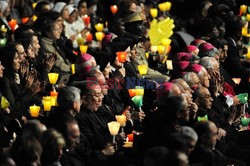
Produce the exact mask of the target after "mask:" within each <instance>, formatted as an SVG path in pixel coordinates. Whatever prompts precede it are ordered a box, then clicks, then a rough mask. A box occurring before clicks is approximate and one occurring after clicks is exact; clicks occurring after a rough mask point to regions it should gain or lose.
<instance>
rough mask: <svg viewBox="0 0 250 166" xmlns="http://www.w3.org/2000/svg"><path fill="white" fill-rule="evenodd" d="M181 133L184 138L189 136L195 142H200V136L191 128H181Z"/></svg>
mask: <svg viewBox="0 0 250 166" xmlns="http://www.w3.org/2000/svg"><path fill="white" fill-rule="evenodd" d="M180 133H181V134H182V135H184V136H187V137H189V138H191V139H193V140H195V141H197V140H198V135H197V133H196V132H195V131H194V129H192V128H191V127H188V126H182V127H181V128H180Z"/></svg>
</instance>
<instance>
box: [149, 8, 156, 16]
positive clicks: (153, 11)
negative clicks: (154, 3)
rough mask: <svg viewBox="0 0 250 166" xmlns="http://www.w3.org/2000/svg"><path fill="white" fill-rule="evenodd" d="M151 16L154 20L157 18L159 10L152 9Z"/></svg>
mask: <svg viewBox="0 0 250 166" xmlns="http://www.w3.org/2000/svg"><path fill="white" fill-rule="evenodd" d="M150 14H151V16H152V17H153V18H155V17H157V15H158V9H157V8H152V9H150Z"/></svg>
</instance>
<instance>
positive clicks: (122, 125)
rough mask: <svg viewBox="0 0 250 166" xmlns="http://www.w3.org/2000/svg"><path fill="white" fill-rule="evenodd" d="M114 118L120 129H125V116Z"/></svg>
mask: <svg viewBox="0 0 250 166" xmlns="http://www.w3.org/2000/svg"><path fill="white" fill-rule="evenodd" d="M115 118H116V121H117V122H119V123H120V126H121V127H125V126H126V121H127V118H126V116H125V115H123V114H122V115H116V116H115Z"/></svg>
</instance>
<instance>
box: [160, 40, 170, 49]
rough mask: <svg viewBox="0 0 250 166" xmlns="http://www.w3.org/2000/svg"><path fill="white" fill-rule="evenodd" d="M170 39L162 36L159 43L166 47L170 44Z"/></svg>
mask: <svg viewBox="0 0 250 166" xmlns="http://www.w3.org/2000/svg"><path fill="white" fill-rule="evenodd" d="M171 41H172V40H171V39H167V38H164V39H162V40H161V43H162V45H163V46H164V47H168V46H169V45H170V43H171Z"/></svg>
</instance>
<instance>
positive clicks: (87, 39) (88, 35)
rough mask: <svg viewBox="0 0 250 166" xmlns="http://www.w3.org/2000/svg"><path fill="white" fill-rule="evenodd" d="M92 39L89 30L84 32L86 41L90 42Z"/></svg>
mask: <svg viewBox="0 0 250 166" xmlns="http://www.w3.org/2000/svg"><path fill="white" fill-rule="evenodd" d="M92 40H93V35H92V33H90V32H87V33H86V41H87V42H91V41H92Z"/></svg>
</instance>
